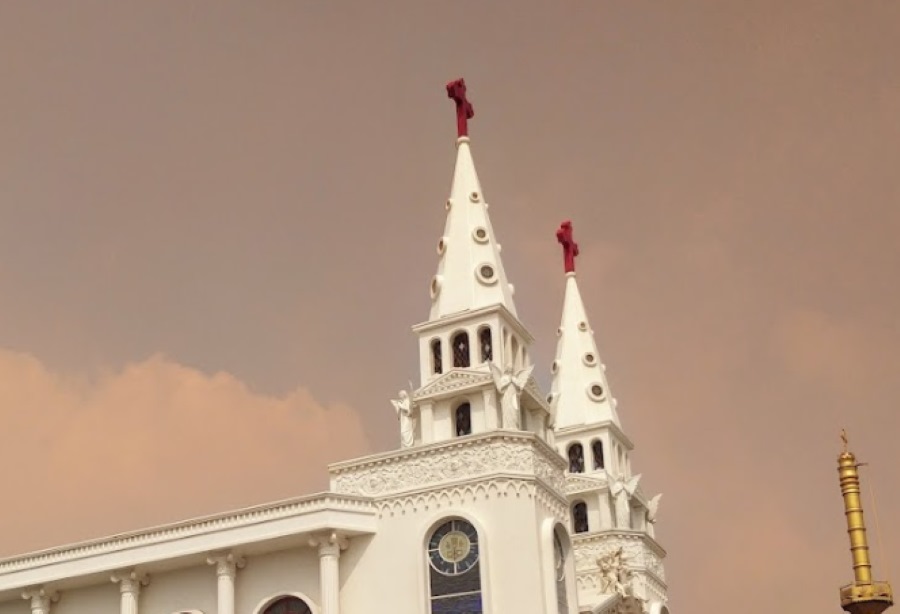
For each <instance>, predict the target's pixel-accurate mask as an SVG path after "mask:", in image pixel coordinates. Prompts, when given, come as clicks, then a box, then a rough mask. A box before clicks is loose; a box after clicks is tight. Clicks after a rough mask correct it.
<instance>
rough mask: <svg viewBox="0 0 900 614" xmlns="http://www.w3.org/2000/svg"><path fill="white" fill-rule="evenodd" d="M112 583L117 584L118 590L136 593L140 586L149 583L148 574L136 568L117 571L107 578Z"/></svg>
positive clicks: (138, 591) (139, 590)
mask: <svg viewBox="0 0 900 614" xmlns="http://www.w3.org/2000/svg"><path fill="white" fill-rule="evenodd" d="M109 579H110V580H112V582H113V583H114V584H118V585H119V591H121V592H122V593H123V594H124V593H133V594H134V595H138V594H139V593H140V592H141V587H142V586H147V585H148V584H150V576H148V575H147V574H146V573H143V572H140V571H138V570H136V569H131V570H127V571H117V572H116V573H114V574H113V575H112V576H110V578H109Z"/></svg>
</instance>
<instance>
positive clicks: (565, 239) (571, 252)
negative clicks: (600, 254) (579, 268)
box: [556, 220, 578, 273]
mask: <svg viewBox="0 0 900 614" xmlns="http://www.w3.org/2000/svg"><path fill="white" fill-rule="evenodd" d="M556 240H557V241H559V242H560V243H562V246H563V262H564V264H565V268H566V273H574V272H575V256H577V255H578V243H576V242H575V240H574V239H573V238H572V222H570V221H569V220H566V221H565V222H563V223H562V224H560V225H559V230H557V231H556Z"/></svg>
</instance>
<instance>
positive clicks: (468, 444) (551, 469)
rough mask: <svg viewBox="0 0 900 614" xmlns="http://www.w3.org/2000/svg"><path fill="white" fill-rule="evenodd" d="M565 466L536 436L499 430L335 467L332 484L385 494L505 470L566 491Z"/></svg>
mask: <svg viewBox="0 0 900 614" xmlns="http://www.w3.org/2000/svg"><path fill="white" fill-rule="evenodd" d="M564 467H565V461H564V460H563V459H562V457H560V456H559V455H558V454H557V453H556V452H555V451H554V450H553V449H552V448H550V447H549V446H548V445H546V444H545V443H544V442H543V441H541V440H540V439H538V438H537V437H536V436H535V435H533V434H531V433H526V432H519V431H516V432H505V431H495V432H492V433H490V434H488V435H485V436H481V437H473V438H469V437H467V438H466V439H465V440H464V441H463V440H460V441H449V442H442V443H441V444H437V445H434V446H428V447H421V448H418V449H416V451H415V452H400V453H397V454H394V455H391V456H388V457H385V458H383V459H380V460H379V461H376V462H371V461H370V462H364V463H358V464H356V465H350V466H346V465H345V466H341V467H333V468H332V479H331V486H332V489H333V490H334V491H335V492H338V493H346V494H352V495H367V496H378V497H382V496H387V495H391V494H399V493H401V492H406V491H410V490H417V489H421V488H424V487H431V486H440V485H445V484H447V485H449V484H451V483H454V482H458V481H470V480H472V479H474V478H478V477H482V476H487V475H493V474H498V473H500V474H511V475H513V476H516V477H526V478H527V477H531V476H534V477H536V478H538V479H539V480H541V481H543V482H544V483H546V484H547V486H548V487H550V488H551V489H552V490H554V491H555V492H558V493H560V494H562V493H563V488H564V484H565V479H564V477H563V470H564Z"/></svg>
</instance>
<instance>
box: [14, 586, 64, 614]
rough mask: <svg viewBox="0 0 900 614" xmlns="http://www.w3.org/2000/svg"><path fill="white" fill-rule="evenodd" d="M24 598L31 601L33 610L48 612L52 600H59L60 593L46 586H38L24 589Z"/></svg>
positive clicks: (54, 601) (53, 601)
mask: <svg viewBox="0 0 900 614" xmlns="http://www.w3.org/2000/svg"><path fill="white" fill-rule="evenodd" d="M22 599H25V600H26V601H30V602H31V609H32V610H41V611H44V612H46V611H47V609H48V608H49V607H50V603H51V602H52V603H56V602H57V601H59V593H58V592H56V591H54V590H51V589H48V588H46V587H44V586H36V587H33V588H27V589H25V590H24V591H22Z"/></svg>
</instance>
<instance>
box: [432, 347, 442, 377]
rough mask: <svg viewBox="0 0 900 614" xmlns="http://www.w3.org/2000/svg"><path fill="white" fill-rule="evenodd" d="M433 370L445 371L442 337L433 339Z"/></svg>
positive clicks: (434, 371)
mask: <svg viewBox="0 0 900 614" xmlns="http://www.w3.org/2000/svg"><path fill="white" fill-rule="evenodd" d="M431 371H432V373H437V374H440V373H443V372H444V357H443V355H442V354H441V340H440V339H434V340H432V341H431Z"/></svg>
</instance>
